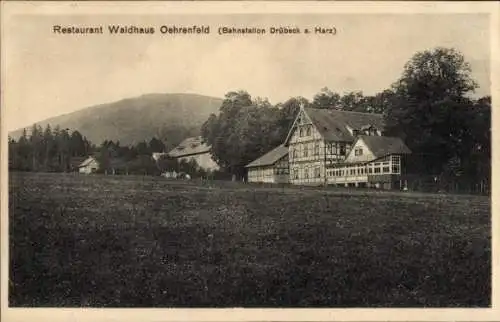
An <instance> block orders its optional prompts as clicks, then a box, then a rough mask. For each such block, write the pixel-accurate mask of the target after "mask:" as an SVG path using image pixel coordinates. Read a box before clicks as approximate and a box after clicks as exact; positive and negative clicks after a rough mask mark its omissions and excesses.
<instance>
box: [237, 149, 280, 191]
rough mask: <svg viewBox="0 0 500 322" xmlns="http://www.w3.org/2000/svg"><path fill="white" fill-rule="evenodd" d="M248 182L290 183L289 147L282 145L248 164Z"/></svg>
mask: <svg viewBox="0 0 500 322" xmlns="http://www.w3.org/2000/svg"><path fill="white" fill-rule="evenodd" d="M246 168H247V170H248V182H268V183H288V180H289V168H288V148H287V147H285V146H283V145H280V146H278V147H276V148H274V149H272V150H271V151H269V152H267V153H266V154H264V155H263V156H261V157H260V158H258V159H257V160H255V161H253V162H251V163H249V164H248V165H247V166H246Z"/></svg>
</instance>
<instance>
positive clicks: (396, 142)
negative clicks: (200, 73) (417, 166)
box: [358, 135, 411, 158]
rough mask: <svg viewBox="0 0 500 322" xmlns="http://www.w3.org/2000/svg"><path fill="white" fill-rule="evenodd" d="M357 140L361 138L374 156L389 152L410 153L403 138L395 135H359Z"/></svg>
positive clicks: (382, 155) (381, 155) (379, 156)
mask: <svg viewBox="0 0 500 322" xmlns="http://www.w3.org/2000/svg"><path fill="white" fill-rule="evenodd" d="M358 140H363V142H364V143H365V144H366V146H367V147H368V148H369V149H370V151H371V152H372V153H373V155H375V157H376V158H381V157H384V156H386V155H390V154H410V153H411V151H410V149H409V148H408V147H407V146H406V144H405V143H404V142H403V140H401V139H400V138H396V137H389V136H369V135H360V136H359V138H358Z"/></svg>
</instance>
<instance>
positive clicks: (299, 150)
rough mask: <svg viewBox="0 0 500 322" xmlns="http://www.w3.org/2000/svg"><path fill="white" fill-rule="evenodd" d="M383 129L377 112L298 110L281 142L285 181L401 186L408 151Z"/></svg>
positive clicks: (389, 187) (401, 142) (382, 121)
mask: <svg viewBox="0 0 500 322" xmlns="http://www.w3.org/2000/svg"><path fill="white" fill-rule="evenodd" d="M383 129H384V120H383V116H382V115H381V114H373V113H359V112H347V111H339V110H334V109H314V108H301V109H300V111H299V113H298V115H297V117H296V119H295V121H294V122H293V124H292V127H291V128H290V131H289V133H288V135H287V137H286V140H285V142H284V143H283V146H285V147H287V148H288V167H289V171H290V174H289V181H290V183H292V184H299V185H340V186H355V187H377V188H386V189H391V188H398V187H399V188H402V187H403V186H404V183H403V182H402V180H401V175H402V174H404V166H405V156H406V155H408V154H409V153H411V152H410V150H409V149H408V147H406V145H405V144H404V142H403V141H402V140H401V139H400V138H395V137H387V136H383Z"/></svg>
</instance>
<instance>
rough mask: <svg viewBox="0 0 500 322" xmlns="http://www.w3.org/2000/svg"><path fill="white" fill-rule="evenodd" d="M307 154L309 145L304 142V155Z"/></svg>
mask: <svg viewBox="0 0 500 322" xmlns="http://www.w3.org/2000/svg"><path fill="white" fill-rule="evenodd" d="M308 154H309V146H308V145H307V144H306V145H305V146H304V157H307V156H308Z"/></svg>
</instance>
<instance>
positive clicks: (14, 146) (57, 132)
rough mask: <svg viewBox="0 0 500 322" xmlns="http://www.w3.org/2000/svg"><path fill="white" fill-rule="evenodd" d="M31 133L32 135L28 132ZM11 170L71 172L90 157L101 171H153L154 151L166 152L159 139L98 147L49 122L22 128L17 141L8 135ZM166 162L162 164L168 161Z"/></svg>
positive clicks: (117, 142)
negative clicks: (52, 125) (28, 128)
mask: <svg viewBox="0 0 500 322" xmlns="http://www.w3.org/2000/svg"><path fill="white" fill-rule="evenodd" d="M28 132H29V134H28ZM8 141H9V169H10V170H16V171H39V172H69V171H74V170H76V167H77V166H78V165H79V164H80V163H81V162H82V161H83V159H85V158H86V157H89V156H94V157H95V158H96V159H97V161H98V163H99V170H98V172H107V171H110V170H112V169H113V170H117V171H118V172H127V173H130V174H132V173H141V174H153V173H158V172H159V171H162V170H164V169H162V168H159V167H158V165H157V163H156V162H154V160H153V159H152V158H151V154H152V153H153V152H163V151H164V150H165V144H164V143H163V142H162V140H160V139H158V138H152V139H151V140H150V141H149V142H146V141H143V142H139V143H137V144H135V145H131V146H127V145H120V142H119V141H116V142H113V141H111V140H105V141H104V142H102V143H101V144H100V145H99V146H96V145H95V144H92V142H90V141H89V140H88V139H87V138H86V137H85V136H83V135H82V134H81V133H80V132H78V131H70V130H69V129H61V128H60V127H59V126H56V127H55V128H54V129H52V128H51V126H50V125H47V126H46V127H45V129H42V127H41V126H40V125H36V124H35V125H33V126H32V127H31V129H30V130H29V131H28V130H26V129H24V130H23V132H22V134H21V137H20V138H19V139H18V140H15V139H13V138H10V137H9V140H8ZM168 162H171V161H167V163H165V161H163V164H169V163H168Z"/></svg>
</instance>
